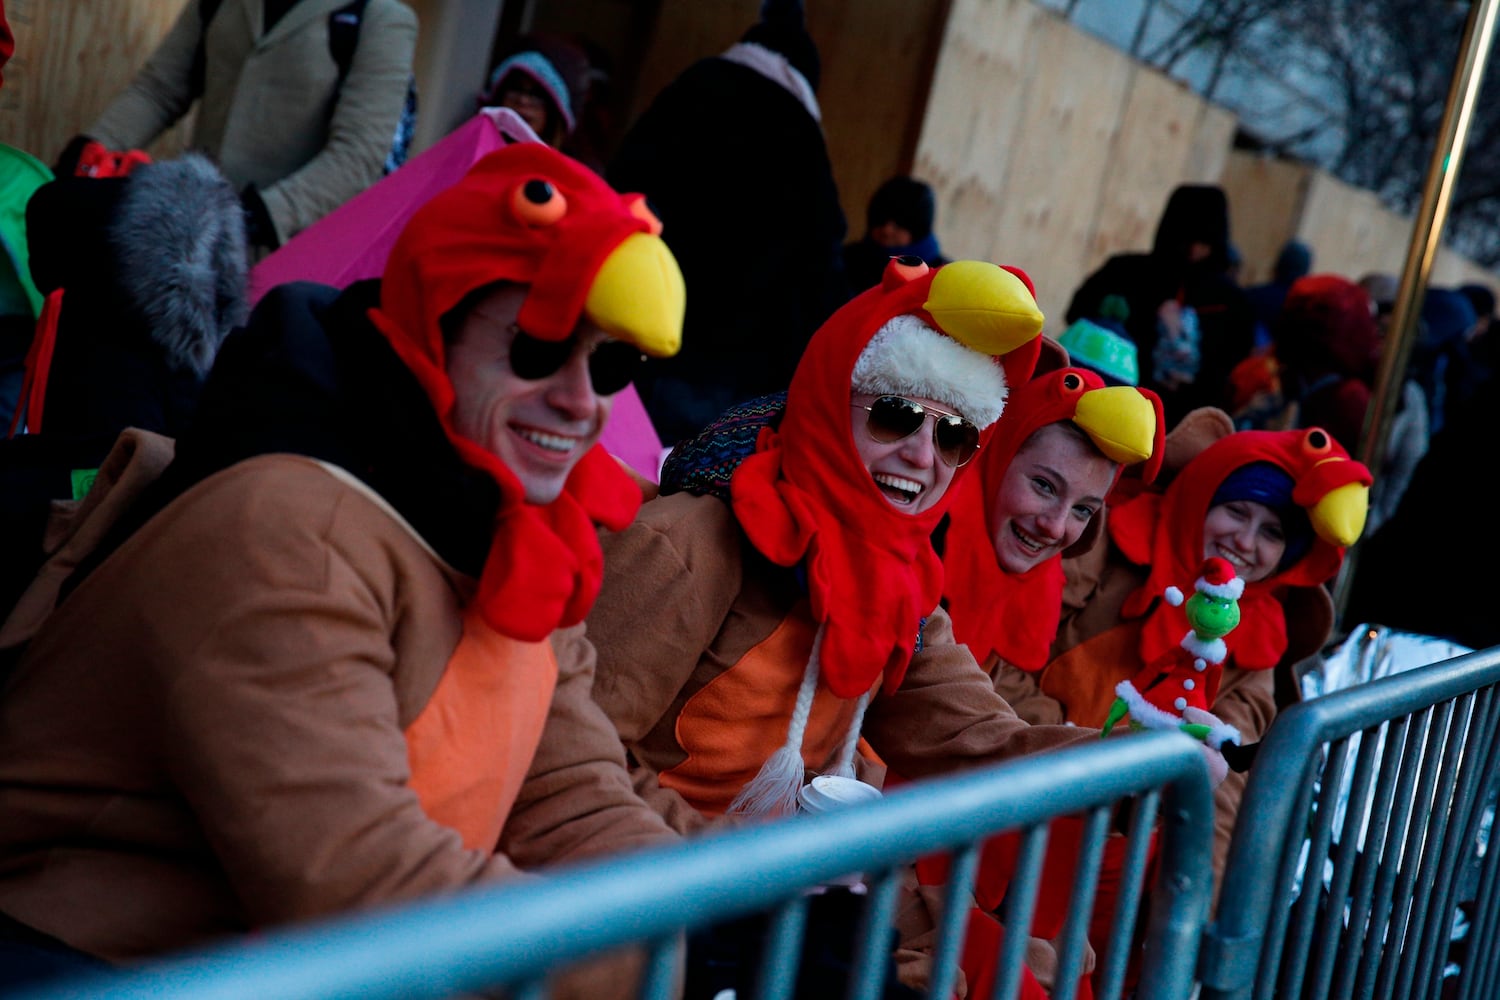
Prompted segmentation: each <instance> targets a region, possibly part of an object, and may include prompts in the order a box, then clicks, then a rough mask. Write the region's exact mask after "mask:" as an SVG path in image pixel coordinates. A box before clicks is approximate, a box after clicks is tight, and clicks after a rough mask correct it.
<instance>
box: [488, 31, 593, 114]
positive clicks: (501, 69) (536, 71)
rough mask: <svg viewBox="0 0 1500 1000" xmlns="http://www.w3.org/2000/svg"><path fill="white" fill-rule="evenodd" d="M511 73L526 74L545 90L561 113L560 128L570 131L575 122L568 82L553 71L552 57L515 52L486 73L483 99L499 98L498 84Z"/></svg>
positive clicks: (489, 100) (492, 99) (531, 50)
mask: <svg viewBox="0 0 1500 1000" xmlns="http://www.w3.org/2000/svg"><path fill="white" fill-rule="evenodd" d="M512 72H516V73H522V74H524V75H525V76H527V77H530V78H531V79H532V80H534V81H536V84H537V86H539V87H541V88H542V89H543V90H545V91H546V92H547V95H548V97H550V98H551V99H552V105H553V107H555V108H557V113H558V114H559V115H561V116H562V120H563V129H564V130H565V131H567V132H569V133H571V132H572V131H573V128H574V126H575V125H576V124H577V122H576V120H575V119H574V117H573V100H572V97H571V96H570V94H569V91H568V84H567V82H566V81H565V80H564V79H563V77H562V74H561V73H559V72H558V71H557V67H556V66H554V65H552V60H550V59H548V58H547V57H546V56H544V55H542V54H541V53H540V52H537V51H536V50H534V49H528V50H527V51H525V52H517V53H516V54H515V55H513V56H511V57H509V58H508V59H506V60H505V61H504V62H502V63H501V64H500V65H499V66H496V67H495V72H493V73H491V74H490V83H489V86H488V87H487V88H486V89H485V99H486V101H487V102H491V103H492V102H494V101H496V100H498V99H499V97H500V92H499V87H500V83H501V81H503V80H504V79H505V78H506V77H507V76H509V75H510V74H511V73H512Z"/></svg>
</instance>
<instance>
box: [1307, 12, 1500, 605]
mask: <svg viewBox="0 0 1500 1000" xmlns="http://www.w3.org/2000/svg"><path fill="white" fill-rule="evenodd" d="M1497 7H1500V0H1475V2H1474V3H1471V4H1470V5H1469V17H1468V20H1467V21H1466V22H1465V24H1464V36H1463V41H1462V43H1461V44H1460V47H1459V63H1458V67H1457V69H1456V70H1455V71H1454V74H1453V83H1452V86H1451V87H1450V88H1449V90H1448V101H1447V104H1446V105H1445V106H1444V108H1443V121H1442V125H1441V129H1440V131H1439V133H1438V140H1437V146H1436V147H1435V148H1434V149H1433V151H1432V162H1431V163H1430V164H1429V165H1428V167H1427V182H1426V184H1425V185H1424V186H1423V189H1422V204H1421V206H1420V207H1419V208H1418V209H1417V215H1416V220H1415V224H1414V225H1413V227H1412V234H1411V244H1410V245H1409V246H1408V247H1407V251H1406V266H1405V267H1404V268H1403V269H1402V272H1401V284H1400V286H1399V287H1398V289H1397V292H1396V301H1395V308H1394V310H1393V311H1392V313H1391V325H1390V332H1389V333H1388V334H1387V336H1386V342H1385V350H1384V353H1383V354H1382V355H1381V358H1380V369H1379V371H1378V373H1377V374H1376V377H1375V388H1374V391H1373V392H1372V393H1371V394H1370V408H1369V410H1368V412H1366V413H1365V423H1364V428H1363V431H1362V433H1361V435H1360V449H1359V459H1360V461H1362V462H1364V463H1365V465H1367V466H1369V468H1370V471H1371V472H1373V473H1375V474H1376V475H1379V470H1380V465H1381V458H1382V456H1384V455H1385V447H1386V439H1387V438H1388V437H1389V436H1390V432H1391V422H1392V420H1393V419H1394V416H1395V412H1396V409H1397V407H1398V406H1399V404H1400V400H1401V385H1402V382H1403V381H1404V380H1405V376H1406V366H1407V363H1408V362H1409V361H1410V360H1411V350H1412V345H1413V343H1414V341H1415V339H1416V333H1417V319H1418V317H1419V316H1421V314H1422V298H1423V295H1424V294H1425V293H1426V290H1427V282H1428V278H1429V277H1430V276H1431V275H1432V262H1433V260H1434V258H1436V257H1437V251H1438V245H1439V243H1440V237H1441V236H1442V231H1443V225H1444V224H1445V223H1446V222H1447V220H1448V209H1449V203H1450V201H1451V200H1452V197H1453V185H1454V183H1455V182H1456V181H1457V180H1458V168H1459V164H1460V163H1462V161H1463V155H1464V146H1465V145H1466V143H1467V140H1468V135H1469V126H1470V125H1471V124H1473V118H1474V105H1475V103H1476V102H1477V101H1478V99H1479V85H1480V84H1481V83H1482V82H1483V80H1484V68H1485V64H1486V63H1487V62H1488V61H1489V56H1490V45H1491V43H1492V42H1493V41H1494V32H1495V14H1496V11H1497ZM1358 558H1359V546H1358V544H1356V545H1355V546H1354V547H1353V548H1351V549H1350V550H1349V552H1348V556H1347V558H1346V559H1345V561H1344V567H1343V571H1342V572H1341V573H1340V574H1339V578H1338V583H1337V586H1336V587H1335V594H1334V605H1335V607H1336V608H1337V609H1338V613H1337V620H1338V621H1339V622H1340V624H1342V620H1343V617H1344V608H1345V607H1346V606H1347V604H1348V602H1349V590H1350V585H1351V583H1352V582H1353V580H1354V573H1355V564H1356V563H1357V562H1358Z"/></svg>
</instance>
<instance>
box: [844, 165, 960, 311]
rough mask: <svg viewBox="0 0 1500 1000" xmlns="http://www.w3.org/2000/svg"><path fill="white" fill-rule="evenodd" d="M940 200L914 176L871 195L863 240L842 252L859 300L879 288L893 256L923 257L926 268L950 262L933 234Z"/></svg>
mask: <svg viewBox="0 0 1500 1000" xmlns="http://www.w3.org/2000/svg"><path fill="white" fill-rule="evenodd" d="M936 215H937V198H936V196H934V195H933V193H932V187H931V185H929V184H927V183H926V182H925V181H919V180H917V179H916V178H915V177H905V176H901V177H892V178H891V179H890V180H888V181H886V182H885V183H884V184H882V185H880V187H878V188H876V189H875V193H874V194H873V195H871V196H870V205H869V208H868V209H867V210H866V212H865V235H864V237H863V238H862V239H859V240H856V241H854V242H853V243H850V244H848V245H847V246H845V247H844V274H845V275H846V276H847V277H848V279H849V291H850V292H851V293H852V294H855V295H858V294H859V293H860V292H862V291H864V290H865V289H866V288H873V287H874V286H875V285H877V284H879V283H880V276H881V275H882V274H884V273H885V265H886V264H887V263H888V262H889V261H890V259H891V258H892V257H920V258H922V261H923V262H924V263H925V264H926V265H927V266H928V267H941V266H942V265H943V264H946V263H948V258H947V257H944V256H943V251H942V248H941V247H940V246H939V245H938V240H937V236H936V235H935V234H934V233H933V231H932V224H933V219H934V217H935V216H936Z"/></svg>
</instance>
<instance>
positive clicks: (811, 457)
mask: <svg viewBox="0 0 1500 1000" xmlns="http://www.w3.org/2000/svg"><path fill="white" fill-rule="evenodd" d="M908 315H910V316H914V317H916V318H918V319H919V320H920V321H921V322H922V324H924V325H925V326H926V327H927V328H929V330H930V331H932V332H934V333H936V334H940V335H942V336H944V337H946V338H952V340H953V341H955V342H957V343H958V344H960V345H962V346H963V347H964V348H965V349H966V350H968V351H970V353H971V354H972V356H973V361H972V363H973V364H975V365H985V366H998V370H999V371H1000V372H1001V373H1002V374H1003V379H1002V380H1000V381H999V386H1000V388H1001V392H1002V393H1003V392H1004V387H1005V386H1010V385H1018V384H1021V383H1023V382H1025V381H1026V380H1027V379H1028V378H1029V377H1030V375H1031V371H1032V368H1033V367H1034V366H1035V364H1036V359H1037V356H1038V354H1039V353H1040V350H1041V343H1040V336H1041V328H1042V322H1043V318H1042V314H1041V312H1040V310H1038V309H1037V307H1036V302H1035V299H1034V297H1033V292H1032V289H1031V283H1030V280H1029V279H1028V278H1027V277H1026V276H1025V274H1024V272H1021V271H1019V270H1017V269H1014V268H1002V267H998V266H996V265H994V264H990V263H985V262H981V261H955V262H953V263H949V264H945V265H943V266H942V267H940V268H937V269H936V270H929V269H928V268H927V266H926V265H925V264H922V265H918V266H908V265H905V264H903V263H902V262H901V261H900V259H898V260H895V261H892V262H891V264H890V265H889V266H888V267H887V269H886V273H885V276H884V279H883V281H882V282H881V284H879V285H877V286H875V287H874V288H871V289H869V290H868V291H866V292H864V293H862V294H860V295H859V296H857V297H855V298H854V299H853V300H851V301H850V302H848V303H847V304H845V305H844V306H843V307H842V308H840V309H839V310H838V311H837V312H835V313H834V314H833V315H832V316H831V317H830V318H829V319H828V321H827V322H826V323H824V324H823V326H822V327H820V328H819V329H818V331H817V332H816V333H815V334H813V337H812V339H811V340H810V341H809V342H808V345H807V349H806V350H805V351H804V352H803V355H802V360H801V362H800V363H799V364H798V366H797V371H796V373H795V374H794V375H793V377H792V383H791V387H790V388H789V390H788V392H787V401H786V410H785V413H784V415H783V417H782V420H781V423H780V425H779V426H778V427H777V428H776V429H775V430H774V431H773V430H770V429H767V430H765V431H763V432H762V434H761V439H760V441H759V442H758V444H757V448H756V452H755V453H754V454H753V455H750V456H749V457H747V458H746V459H745V460H744V462H742V463H741V464H740V466H739V468H738V469H737V470H736V471H735V474H734V478H733V479H732V480H731V482H730V492H731V498H732V504H733V507H734V512H735V516H736V518H737V519H738V520H739V522H740V524H741V526H742V527H743V528H744V530H745V533H746V535H748V536H749V538H750V541H751V543H752V544H753V545H754V546H755V548H756V549H757V550H758V551H759V552H761V553H762V554H763V555H765V556H766V557H767V558H768V559H770V560H771V561H772V562H774V563H776V564H777V565H780V566H796V565H798V564H802V565H803V566H804V567H805V570H806V576H807V589H808V596H809V598H810V601H811V605H812V614H813V618H814V620H816V621H817V622H818V623H819V625H820V626H821V632H822V638H821V641H820V643H819V649H818V653H817V655H818V656H819V659H820V661H821V669H822V676H823V678H824V680H825V681H826V682H827V684H828V687H829V688H830V689H832V691H833V692H834V693H835V694H837V695H838V696H839V697H842V698H856V697H859V696H861V695H863V694H865V693H866V692H868V691H869V690H870V688H871V686H872V685H873V684H874V683H875V681H876V680H877V679H878V678H881V677H882V676H883V677H884V683H885V687H886V689H887V690H888V691H894V690H895V688H896V687H897V686H898V685H900V683H901V678H902V676H903V675H904V674H905V672H906V667H907V664H908V662H909V661H910V660H911V656H912V653H913V651H914V649H915V646H916V641H917V632H918V628H919V624H920V622H921V620H922V618H923V616H925V615H927V614H928V613H930V612H931V611H932V609H933V608H934V607H936V606H937V603H938V599H939V597H940V596H941V592H942V564H941V563H940V562H939V561H938V558H937V555H936V553H934V552H933V550H932V543H931V541H930V535H931V533H932V529H933V528H934V527H936V526H937V522H938V521H939V520H940V519H941V518H942V516H943V513H944V512H945V511H946V510H947V507H948V502H949V500H950V498H951V496H952V487H951V486H950V487H949V492H948V494H947V495H945V496H944V497H943V498H942V499H941V500H940V501H939V502H938V503H936V504H934V505H933V506H932V507H930V508H929V509H927V510H925V511H923V512H922V513H919V514H905V513H902V512H901V511H898V510H896V509H895V508H893V507H892V506H891V505H890V503H889V502H888V501H887V500H886V499H885V497H884V495H883V494H882V493H881V492H880V490H879V488H878V487H877V486H876V485H875V481H874V479H873V478H871V476H870V473H869V470H868V469H866V468H865V465H864V462H863V461H862V460H861V458H860V456H859V453H858V451H856V449H855V444H854V438H853V435H854V433H855V430H854V428H853V427H851V423H850V416H849V410H850V405H851V397H852V395H853V380H854V372H855V366H856V363H857V362H858V361H859V359H860V356H861V354H862V353H863V352H864V350H865V348H866V346H867V345H869V344H870V342H871V341H872V340H873V339H875V337H876V335H877V334H878V333H880V332H881V331H882V330H883V329H884V328H886V326H887V324H888V323H890V322H891V321H892V320H894V319H896V318H897V317H903V316H908ZM877 367H880V366H877ZM927 388H928V389H929V390H932V391H930V392H927V393H924V394H925V395H928V396H929V397H930V398H934V399H937V400H944V399H946V398H947V396H948V395H950V394H949V393H944V392H938V391H937V389H938V388H940V387H939V386H937V385H928V386H927ZM1001 401H1002V402H1003V395H1002V397H1001ZM997 409H998V407H997ZM963 472H964V469H958V470H956V474H955V476H954V480H955V482H958V481H960V480H961V476H962V474H963Z"/></svg>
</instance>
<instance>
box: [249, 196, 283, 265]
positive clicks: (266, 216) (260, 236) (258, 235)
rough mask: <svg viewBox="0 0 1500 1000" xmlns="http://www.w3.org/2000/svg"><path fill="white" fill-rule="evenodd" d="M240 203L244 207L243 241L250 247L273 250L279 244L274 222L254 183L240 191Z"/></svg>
mask: <svg viewBox="0 0 1500 1000" xmlns="http://www.w3.org/2000/svg"><path fill="white" fill-rule="evenodd" d="M240 205H241V206H243V207H244V209H245V242H247V243H249V244H250V245H251V246H252V247H264V248H265V249H267V250H275V249H276V248H277V247H279V246H281V240H280V239H279V238H278V237H277V236H276V223H274V222H272V221H271V210H270V209H268V208H266V203H265V202H264V201H263V200H261V197H260V192H259V191H257V190H255V185H254V184H246V185H245V190H243V191H241V192H240Z"/></svg>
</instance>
